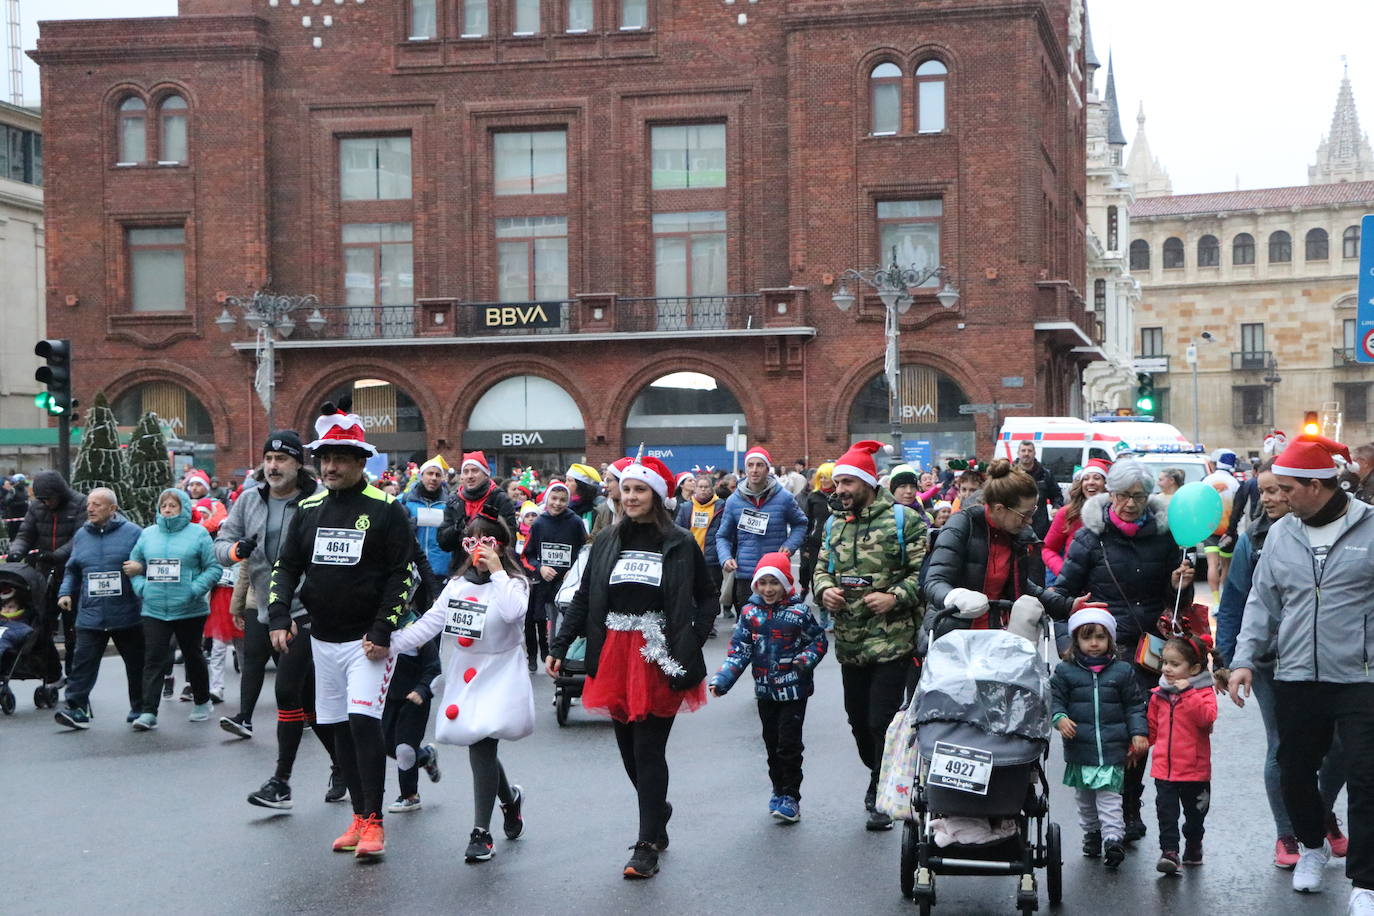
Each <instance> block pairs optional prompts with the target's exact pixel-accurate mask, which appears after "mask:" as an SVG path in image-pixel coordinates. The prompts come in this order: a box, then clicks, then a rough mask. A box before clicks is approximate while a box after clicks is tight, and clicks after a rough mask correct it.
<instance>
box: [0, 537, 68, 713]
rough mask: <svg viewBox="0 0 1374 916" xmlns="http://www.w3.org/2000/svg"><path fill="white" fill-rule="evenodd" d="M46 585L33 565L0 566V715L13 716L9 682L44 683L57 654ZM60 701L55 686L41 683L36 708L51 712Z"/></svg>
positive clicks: (11, 564)
mask: <svg viewBox="0 0 1374 916" xmlns="http://www.w3.org/2000/svg"><path fill="white" fill-rule="evenodd" d="M47 585H48V583H47V580H46V579H45V578H44V577H43V575H42V573H40V572H39V571H38V570H37V569H34V568H33V567H32V566H29V565H27V564H25V563H0V712H3V713H4V714H5V715H7V716H10V715H14V706H15V700H14V691H13V690H11V689H10V681H12V680H26V681H32V680H36V681H44V680H45V677H46V675H47V673H48V671H47V668H48V665H47V659H48V657H49V656H51V655H52V654H53V653H54V651H55V650H54V647H53V646H52V635H51V634H50V633H49V631H48V626H47V621H46V620H45V619H44V613H43V611H44V608H43V599H44V596H45V595H46V594H47ZM7 633H8V635H9V637H10V638H8V639H7V638H6V635H7ZM16 637H17V638H16ZM57 698H58V687H57V686H55V685H50V684H47V683H40V684H39V685H38V686H37V687H36V688H34V691H33V705H34V706H35V707H37V708H38V709H52V708H53V707H54V706H56V705H57Z"/></svg>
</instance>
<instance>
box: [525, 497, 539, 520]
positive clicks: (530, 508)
mask: <svg viewBox="0 0 1374 916" xmlns="http://www.w3.org/2000/svg"><path fill="white" fill-rule="evenodd" d="M539 511H540V510H539V504H538V503H536V502H535V501H534V500H532V499H527V500H525V501H524V502H523V503H521V504H520V517H521V518H524V517H525V516H527V515H529V514H531V513H533V514H535V515H538V514H539Z"/></svg>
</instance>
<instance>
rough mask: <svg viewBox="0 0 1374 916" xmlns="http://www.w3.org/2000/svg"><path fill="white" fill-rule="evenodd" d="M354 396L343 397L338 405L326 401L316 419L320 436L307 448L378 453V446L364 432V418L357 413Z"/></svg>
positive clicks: (369, 453) (316, 426)
mask: <svg viewBox="0 0 1374 916" xmlns="http://www.w3.org/2000/svg"><path fill="white" fill-rule="evenodd" d="M352 409H353V398H352V397H347V396H346V397H342V398H340V399H339V403H338V404H337V405H336V404H334V403H333V402H332V401H325V402H324V405H323V406H321V407H320V417H319V419H317V420H316V421H315V435H316V436H317V437H318V438H317V439H316V440H315V441H314V442H311V443H310V444H309V445H307V446H306V448H308V449H311V450H312V451H314V450H318V449H322V448H351V449H356V450H358V451H360V452H363V453H364V454H367V455H369V456H373V455H376V454H377V447H376V446H375V445H373V444H372V443H370V442H368V441H367V440H366V436H365V435H364V432H363V418H362V417H360V416H358V415H357V414H355V413H349V411H350V410H352Z"/></svg>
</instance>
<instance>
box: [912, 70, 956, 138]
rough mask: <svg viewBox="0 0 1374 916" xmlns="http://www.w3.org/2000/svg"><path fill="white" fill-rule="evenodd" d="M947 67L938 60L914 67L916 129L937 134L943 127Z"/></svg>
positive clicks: (920, 131) (919, 131)
mask: <svg viewBox="0 0 1374 916" xmlns="http://www.w3.org/2000/svg"><path fill="white" fill-rule="evenodd" d="M948 76H949V69H948V68H947V67H945V65H944V64H942V63H940V62H939V61H938V60H928V61H926V62H925V63H923V64H921V65H920V66H919V67H917V68H916V130H917V132H918V133H923V134H938V133H941V132H943V131H944V129H945V80H946V78H947V77H948Z"/></svg>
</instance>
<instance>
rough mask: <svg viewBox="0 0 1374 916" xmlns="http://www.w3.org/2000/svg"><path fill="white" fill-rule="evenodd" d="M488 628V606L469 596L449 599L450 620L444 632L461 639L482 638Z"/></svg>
mask: <svg viewBox="0 0 1374 916" xmlns="http://www.w3.org/2000/svg"><path fill="white" fill-rule="evenodd" d="M486 628H487V606H486V605H485V604H478V603H477V602H476V601H469V600H468V599H467V598H450V599H448V622H447V623H445V624H444V632H445V633H447V634H449V635H450V636H457V637H459V638H460V639H461V638H463V637H467V638H468V639H481V638H482V632H483V631H484V630H486Z"/></svg>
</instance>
